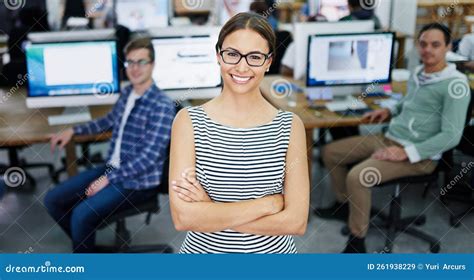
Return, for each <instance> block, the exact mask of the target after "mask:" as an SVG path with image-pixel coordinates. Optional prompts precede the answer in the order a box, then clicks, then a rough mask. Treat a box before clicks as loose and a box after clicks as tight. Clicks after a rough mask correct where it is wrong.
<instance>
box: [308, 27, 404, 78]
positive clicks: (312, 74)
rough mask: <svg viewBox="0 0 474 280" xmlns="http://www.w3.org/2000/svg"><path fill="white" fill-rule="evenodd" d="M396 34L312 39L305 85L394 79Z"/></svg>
mask: <svg viewBox="0 0 474 280" xmlns="http://www.w3.org/2000/svg"><path fill="white" fill-rule="evenodd" d="M394 40H395V34H394V33H392V32H379V33H364V34H355V33H351V34H326V35H313V36H310V38H309V43H308V44H309V46H308V64H307V74H306V86H307V87H318V86H345V85H363V84H384V83H390V82H391V69H392V55H393V46H394Z"/></svg>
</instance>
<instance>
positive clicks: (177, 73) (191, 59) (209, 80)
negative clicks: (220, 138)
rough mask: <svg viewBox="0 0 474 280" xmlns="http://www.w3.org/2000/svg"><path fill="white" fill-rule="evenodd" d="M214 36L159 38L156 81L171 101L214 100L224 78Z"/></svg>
mask: <svg viewBox="0 0 474 280" xmlns="http://www.w3.org/2000/svg"><path fill="white" fill-rule="evenodd" d="M216 42H217V37H216V36H213V35H195V36H175V37H156V38H153V39H152V43H153V47H154V48H155V68H154V71H153V79H154V80H155V82H156V84H157V85H158V87H160V89H162V90H164V91H165V92H166V93H167V94H168V95H169V96H170V97H171V98H172V99H175V100H176V99H182V100H184V99H189V98H212V97H215V96H216V95H217V94H219V92H220V86H221V75H220V68H219V65H218V64H217V57H216V52H215V50H214V46H215V43H216Z"/></svg>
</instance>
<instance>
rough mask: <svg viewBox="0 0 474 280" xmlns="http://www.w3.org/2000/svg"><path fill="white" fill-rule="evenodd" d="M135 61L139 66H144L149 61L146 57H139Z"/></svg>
mask: <svg viewBox="0 0 474 280" xmlns="http://www.w3.org/2000/svg"><path fill="white" fill-rule="evenodd" d="M137 63H138V65H139V66H145V65H147V64H148V63H149V61H148V60H146V59H140V60H139V61H137Z"/></svg>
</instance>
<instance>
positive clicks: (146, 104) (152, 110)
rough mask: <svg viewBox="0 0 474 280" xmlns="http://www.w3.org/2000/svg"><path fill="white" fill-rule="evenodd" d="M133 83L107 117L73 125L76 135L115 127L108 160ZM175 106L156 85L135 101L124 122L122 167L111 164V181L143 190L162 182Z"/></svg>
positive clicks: (121, 152)
mask: <svg viewBox="0 0 474 280" xmlns="http://www.w3.org/2000/svg"><path fill="white" fill-rule="evenodd" d="M131 92H132V86H128V87H126V88H125V89H124V90H123V91H122V94H121V96H120V98H119V100H118V101H117V103H116V104H115V105H114V107H113V109H112V111H110V112H109V113H108V114H107V115H106V116H105V117H103V118H100V119H97V120H93V121H91V122H88V123H85V124H81V125H77V126H75V127H74V134H78V135H81V134H99V133H102V132H105V131H108V130H112V139H111V145H110V148H109V154H108V159H109V160H110V158H111V156H112V153H113V150H114V147H115V143H116V141H117V137H118V132H119V128H120V122H121V120H122V117H123V114H124V111H125V105H126V103H127V99H128V97H129V95H130V93H131ZM175 113H176V107H175V106H174V103H173V101H172V100H171V99H169V98H168V97H167V96H166V95H165V94H164V93H163V92H162V91H161V90H160V89H159V88H158V87H157V86H156V85H155V84H153V85H152V86H151V87H150V88H149V89H148V90H147V91H146V92H145V94H144V95H143V96H142V97H140V98H139V99H137V100H136V102H135V106H134V107H133V109H132V111H131V112H130V115H129V116H128V119H127V123H126V124H125V127H124V130H123V135H122V145H121V149H120V168H118V169H116V168H113V167H111V166H110V168H107V170H106V172H105V175H106V176H107V178H108V179H109V181H110V182H111V183H112V184H122V185H123V186H124V187H125V188H127V189H134V190H144V189H151V188H154V187H157V186H159V185H160V183H161V179H162V173H163V164H164V162H165V160H166V159H167V158H168V157H169V155H168V146H169V143H170V138H171V125H172V122H173V119H174V116H175Z"/></svg>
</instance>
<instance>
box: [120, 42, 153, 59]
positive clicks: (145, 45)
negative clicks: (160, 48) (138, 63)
mask: <svg viewBox="0 0 474 280" xmlns="http://www.w3.org/2000/svg"><path fill="white" fill-rule="evenodd" d="M138 49H147V50H148V55H149V56H150V61H151V62H154V61H155V49H154V48H153V44H152V43H151V40H150V38H139V39H135V40H133V41H130V42H128V44H127V45H126V46H125V48H124V50H123V52H124V53H125V55H127V54H129V53H130V52H131V51H134V50H138Z"/></svg>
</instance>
